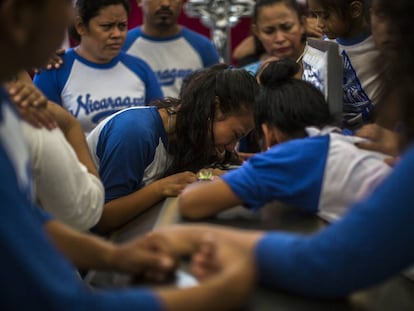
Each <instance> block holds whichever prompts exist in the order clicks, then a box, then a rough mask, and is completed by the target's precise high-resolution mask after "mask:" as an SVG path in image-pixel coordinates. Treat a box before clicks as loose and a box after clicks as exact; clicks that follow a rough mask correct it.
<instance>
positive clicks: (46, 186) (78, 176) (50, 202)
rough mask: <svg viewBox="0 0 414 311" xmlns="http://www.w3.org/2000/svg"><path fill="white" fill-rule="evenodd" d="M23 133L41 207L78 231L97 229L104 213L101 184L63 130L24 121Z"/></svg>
mask: <svg viewBox="0 0 414 311" xmlns="http://www.w3.org/2000/svg"><path fill="white" fill-rule="evenodd" d="M23 133H24V135H25V138H26V139H27V142H28V146H29V153H30V158H31V161H32V166H33V179H34V182H35V191H36V198H37V200H38V203H39V204H40V206H42V207H43V208H44V209H45V210H46V211H48V212H50V213H51V214H52V215H53V216H55V217H56V218H57V219H59V220H61V221H63V222H64V223H66V224H68V225H70V226H72V227H74V228H76V229H78V230H87V229H90V228H91V227H93V226H94V225H95V224H96V223H97V222H98V221H99V219H100V217H101V215H102V210H103V204H104V188H103V186H102V183H101V181H100V180H99V179H98V178H97V177H96V176H94V175H92V174H90V173H89V172H88V171H87V169H86V167H85V166H84V165H83V164H82V163H80V162H79V160H78V158H77V156H76V154H75V151H74V150H73V149H72V147H71V146H70V144H69V143H68V142H67V140H66V138H65V137H64V135H63V133H62V131H61V130H60V129H54V130H52V131H49V130H47V129H37V128H34V127H32V126H30V125H29V124H27V123H25V122H23Z"/></svg>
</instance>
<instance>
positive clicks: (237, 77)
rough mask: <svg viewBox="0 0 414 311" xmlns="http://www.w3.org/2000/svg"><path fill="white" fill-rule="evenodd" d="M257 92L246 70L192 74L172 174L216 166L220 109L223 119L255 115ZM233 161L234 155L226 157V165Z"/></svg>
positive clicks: (184, 98)
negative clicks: (237, 115)
mask: <svg viewBox="0 0 414 311" xmlns="http://www.w3.org/2000/svg"><path fill="white" fill-rule="evenodd" d="M257 91H258V85H257V82H256V80H255V78H254V77H253V76H251V75H250V74H249V73H248V72H246V71H245V70H243V69H232V68H229V67H228V66H227V65H224V64H219V65H214V66H212V67H209V68H206V69H203V70H200V71H197V72H195V73H194V74H192V75H191V76H190V77H189V78H188V79H187V81H186V84H185V86H184V87H183V89H182V91H181V98H180V101H181V106H180V108H179V109H178V111H177V117H176V137H177V139H176V143H175V153H174V159H173V163H172V166H171V169H170V170H169V174H171V173H177V172H180V171H184V170H191V171H198V170H199V169H201V168H203V167H205V166H207V165H210V164H212V163H214V162H216V161H217V160H218V159H217V157H216V156H215V153H216V152H215V147H214V145H215V142H214V136H213V132H212V128H213V123H214V121H215V119H216V118H217V108H218V109H219V110H220V112H221V114H222V115H223V116H224V117H228V116H230V115H233V114H238V113H244V112H247V113H252V115H253V112H254V98H255V95H256V93H257ZM217 100H218V102H219V104H218V106H217ZM231 159H234V154H232V153H227V154H226V157H225V159H224V162H228V161H230V160H231ZM221 164H225V163H221Z"/></svg>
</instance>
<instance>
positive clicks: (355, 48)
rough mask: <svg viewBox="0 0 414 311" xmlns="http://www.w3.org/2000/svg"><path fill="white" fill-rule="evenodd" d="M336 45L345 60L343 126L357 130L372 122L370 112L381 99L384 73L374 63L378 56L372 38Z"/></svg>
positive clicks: (370, 36)
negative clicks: (382, 75)
mask: <svg viewBox="0 0 414 311" xmlns="http://www.w3.org/2000/svg"><path fill="white" fill-rule="evenodd" d="M336 42H337V43H338V46H339V52H340V54H341V55H342V56H343V59H344V71H343V89H344V98H343V102H344V126H345V127H347V128H350V129H357V128H359V127H361V126H362V125H364V124H366V123H368V122H370V121H372V113H371V111H372V109H373V107H374V105H375V104H376V103H377V101H378V99H379V91H380V80H379V78H380V75H381V69H380V68H375V67H374V63H373V60H375V59H376V57H377V55H378V53H379V52H378V49H377V48H376V47H375V43H374V39H373V38H372V35H371V34H362V35H360V36H358V37H356V38H353V39H350V40H345V39H342V38H337V39H336Z"/></svg>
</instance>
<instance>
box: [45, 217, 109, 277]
mask: <svg viewBox="0 0 414 311" xmlns="http://www.w3.org/2000/svg"><path fill="white" fill-rule="evenodd" d="M45 227H46V231H47V232H48V234H49V235H50V237H51V239H52V241H53V243H54V244H55V246H56V247H57V248H58V249H59V250H60V251H61V252H62V253H63V254H64V255H65V256H66V257H67V258H68V259H69V260H70V261H71V262H72V263H73V264H74V265H75V266H76V267H77V268H79V269H110V268H112V267H111V256H112V253H113V251H114V246H113V245H112V244H111V243H108V242H106V241H105V240H103V239H101V238H99V237H97V236H94V235H91V234H85V233H81V232H79V231H76V230H74V229H72V228H71V227H69V226H66V225H65V224H63V223H62V222H60V221H57V220H52V221H49V222H47V223H46V225H45Z"/></svg>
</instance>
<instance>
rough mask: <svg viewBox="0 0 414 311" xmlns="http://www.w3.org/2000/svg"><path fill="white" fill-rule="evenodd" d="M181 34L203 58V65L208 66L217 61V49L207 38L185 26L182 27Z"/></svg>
mask: <svg viewBox="0 0 414 311" xmlns="http://www.w3.org/2000/svg"><path fill="white" fill-rule="evenodd" d="M183 36H184V38H185V39H186V40H187V41H188V42H189V43H190V44H191V45H192V46H193V48H194V49H195V50H196V51H197V52H198V54H199V55H200V57H201V59H202V60H203V66H204V67H209V66H211V65H215V64H218V63H219V55H218V52H217V49H216V48H215V46H214V45H213V43H212V42H211V41H210V40H209V39H208V38H206V37H204V36H203V35H200V34H198V33H195V32H193V31H191V30H189V29H187V28H183Z"/></svg>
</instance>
